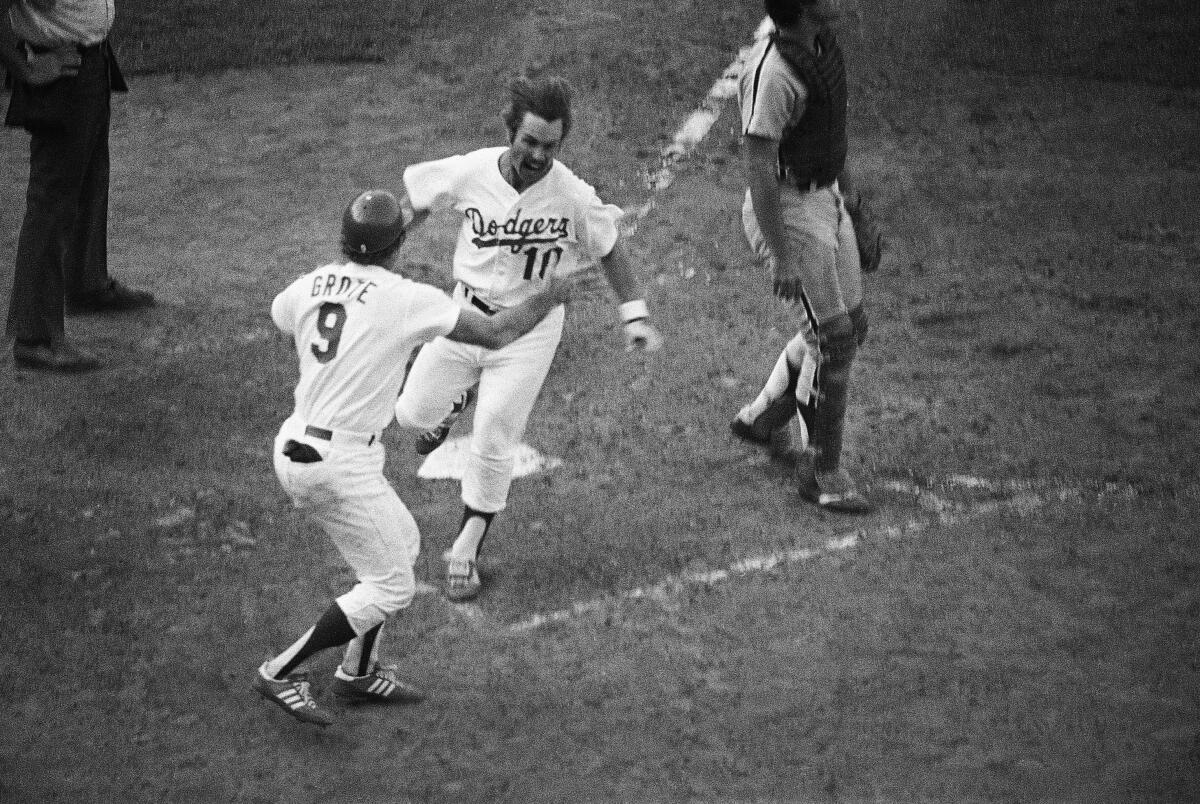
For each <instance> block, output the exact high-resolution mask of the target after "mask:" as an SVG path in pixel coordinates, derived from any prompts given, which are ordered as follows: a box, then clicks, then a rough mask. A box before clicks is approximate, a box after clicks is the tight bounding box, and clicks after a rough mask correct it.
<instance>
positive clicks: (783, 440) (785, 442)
mask: <svg viewBox="0 0 1200 804" xmlns="http://www.w3.org/2000/svg"><path fill="white" fill-rule="evenodd" d="M729 431H730V432H731V433H733V434H734V435H735V436H737V437H738V438H740V439H741V440H742V441H745V442H746V443H747V444H753V445H755V446H756V447H764V448H766V450H767V452H769V453H770V454H771V457H772V458H776V459H778V460H789V461H795V460H796V459H797V456H796V451H795V450H794V449H793V445H792V433H791V428H790V427H788V426H784V427H779V428H777V429H775V430H771V431H770V432H768V433H762V432H760V431H759V430H757V429H756V428H755V427H754V425H752V424H746V423H745V422H744V421H742V419H741V417H740V416H734V417H733V420H732V421H731V422H729Z"/></svg>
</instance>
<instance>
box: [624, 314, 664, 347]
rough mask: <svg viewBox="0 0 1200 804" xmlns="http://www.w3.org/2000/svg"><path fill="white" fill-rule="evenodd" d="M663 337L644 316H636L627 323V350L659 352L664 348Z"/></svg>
mask: <svg viewBox="0 0 1200 804" xmlns="http://www.w3.org/2000/svg"><path fill="white" fill-rule="evenodd" d="M662 345H663V337H662V335H660V334H659V332H658V330H657V329H655V328H654V325H653V324H651V323H650V322H649V321H647V320H646V319H644V318H636V319H634V320H633V321H630V322H628V323H626V324H625V351H626V352H632V351H634V350H635V349H636V350H637V351H639V352H657V351H658V350H659V349H661V348H662Z"/></svg>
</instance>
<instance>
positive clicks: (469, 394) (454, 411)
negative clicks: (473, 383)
mask: <svg viewBox="0 0 1200 804" xmlns="http://www.w3.org/2000/svg"><path fill="white" fill-rule="evenodd" d="M474 398H475V389H474V388H468V389H467V390H465V391H463V394H462V396H460V397H459V398H458V401H457V402H455V403H454V406H453V407H452V408H450V413H449V415H448V416H446V418H444V419H442V423H441V424H439V425H438V426H437V427H435V428H433V429H432V430H426V431H425V432H424V433H421V434H420V435H419V436H417V441H416V448H417V454H418V455H428V454H429V453H431V452H433V451H434V450H435V449H437V448H438V447H440V446H441V445H442V444H443V443H445V441H446V436H448V435H450V428H451V427H453V426H454V423H455V422H456V421H458V417H459V416H460V415H461V414H462V412H463V411H464V410H466V408H467V405H469V404H471V400H472V399H474Z"/></svg>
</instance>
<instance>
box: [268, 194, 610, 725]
mask: <svg viewBox="0 0 1200 804" xmlns="http://www.w3.org/2000/svg"><path fill="white" fill-rule="evenodd" d="M405 234H406V228H405V226H404V215H403V212H402V209H401V205H400V200H399V199H398V198H396V196H395V195H393V194H392V193H389V192H387V191H383V190H373V191H368V192H366V193H361V194H360V195H358V196H357V197H356V198H355V199H354V200H353V201H351V203H350V204H349V205H348V206H347V208H346V212H345V214H344V216H343V222H342V252H343V254H344V255H345V256H346V257H347V259H348V261H347V262H343V263H332V264H329V265H325V266H323V267H321V268H318V269H317V270H315V271H311V272H309V273H307V274H305V275H303V276H301V277H300V278H299V279H297V280H295V281H294V282H292V283H291V284H290V285H288V287H287V288H286V289H285V290H284V291H283V292H282V293H280V294H279V295H278V296H276V297H275V300H274V302H273V303H272V305H271V318H272V319H273V320H274V322H275V325H276V326H277V327H279V329H280V330H282V331H283V332H285V333H287V334H289V335H291V336H292V337H293V338H294V342H295V347H296V355H297V357H298V358H299V362H300V380H299V382H298V383H297V385H296V390H295V394H294V396H295V407H294V409H293V411H292V414H291V415H290V416H289V417H288V418H287V419H286V420H285V421H284V422H283V424H282V425H281V427H280V429H279V433H278V435H277V436H276V437H275V448H274V453H273V461H274V466H275V473H276V476H277V477H278V478H279V482H280V484H281V485H282V486H283V489H284V491H285V492H286V493H287V495H288V496H289V497H290V498H291V500H292V503H293V505H294V506H295V507H296V508H297V509H299V510H301V511H303V512H304V513H305V515H306V516H307V517H308V519H309V520H311V521H312V522H314V523H315V524H317V525H319V526H320V527H321V528H322V529H323V530H324V531H325V533H326V534H327V535H328V536H329V538H330V539H331V540H332V541H333V543H334V545H335V546H336V547H337V549H338V551H339V552H340V553H341V555H342V557H343V558H344V559H345V560H346V563H347V564H349V565H350V567H351V568H352V569H353V570H354V574H355V576H356V578H357V583H355V585H354V586H353V588H351V589H350V590H349V591H347V592H346V593H345V594H343V595H341V596H339V597H338V598H337V599H336V600H334V601H333V602H332V603H331V604H329V606H328V607H327V608H326V610H325V613H324V614H323V615H322V616H321V617H320V619H319V620H318V621H317V622H316V623H315V624H314V625H313V627H312V628H310V629H309V630H308V631H307V632H306V633H305V634H304V635H302V636H301V637H300V638H299V639H298V640H296V641H295V642H294V643H293V644H292V645H291V646H290V647H289V648H287V649H286V650H284V651H283V652H282V653H279V654H278V655H276V656H275V657H274V658H272V659H268V660H267V661H266V662H265V663H264V664H263V665H262V666H261V667H260V668H259V670H258V673H256V674H255V678H254V682H253V684H252V688H253V689H254V690H255V691H256V692H258V693H259V694H261V695H262V696H263V697H264V698H266V699H267V700H269V701H270V702H272V703H274V704H276V705H278V706H279V707H280V708H282V709H283V710H284V711H286V712H287V713H288V714H290V715H292V716H293V717H295V718H297V719H298V720H301V721H304V722H307V723H315V724H318V725H329V723H331V722H332V720H333V716H332V714H331V713H330V712H328V711H327V710H325V709H324V708H323V707H322V706H321V705H320V704H318V703H317V702H316V700H315V698H314V697H313V695H312V693H311V690H310V687H309V684H308V681H307V680H306V679H305V678H304V677H303V676H301V675H297V674H295V673H294V672H293V671H295V670H296V669H297V668H298V667H299V666H300V665H301V664H302V663H303V662H305V661H306V660H307V659H308V658H309V657H311V656H313V655H315V654H316V653H318V652H319V651H322V650H325V649H327V648H333V647H338V646H341V645H346V651H345V655H344V657H343V659H342V663H341V665H340V666H339V667H338V668H337V670H336V671H335V673H334V681H333V689H334V692H335V693H336V694H338V695H339V696H340V697H343V698H346V699H347V700H349V701H351V702H372V701H373V702H381V703H392V702H405V701H416V700H419V699H420V698H421V695H422V693H421V692H420V690H418V689H417V688H416V687H413V686H412V685H410V684H408V683H406V682H404V681H401V680H400V679H399V678H398V677H397V676H396V674H395V672H394V671H392V670H391V669H390V668H387V667H384V666H382V665H380V663H379V661H378V655H379V644H380V634H381V632H382V629H383V625H384V623H385V621H387V620H388V619H389V618H390V617H391V616H392V615H394V614H396V613H397V612H398V611H400V610H401V609H403V608H405V607H406V606H408V605H409V603H411V602H412V599H413V595H414V594H415V591H416V579H415V576H414V573H413V564H414V562H415V561H416V559H417V553H418V551H419V550H420V544H421V539H420V533H419V531H418V529H417V523H416V521H415V520H414V519H413V516H412V514H411V513H410V512H409V510H408V508H407V507H406V506H405V505H404V502H403V501H402V500H401V499H400V497H399V496H398V495H397V494H396V491H395V489H393V488H392V486H391V484H390V483H389V482H388V481H387V478H385V477H384V474H383V466H384V449H383V443H382V441H381V435H382V431H383V430H384V428H385V427H387V425H388V423H389V422H390V421H391V419H392V405H393V403H394V402H395V400H396V397H397V395H398V394H399V393H400V387H401V386H402V385H403V384H404V374H405V367H406V365H407V363H408V360H409V357H410V356H411V354H412V351H413V349H414V348H415V347H416V346H418V345H419V344H422V343H426V342H428V341H430V340H432V339H434V338H437V337H441V336H444V337H446V338H448V339H450V340H453V341H456V342H460V343H468V344H474V345H477V346H484V347H489V348H494V349H498V348H501V347H503V346H505V345H506V344H509V343H511V342H512V341H513V340H515V339H516V338H517V337H519V336H520V335H522V334H524V333H526V332H528V331H529V329H530V328H531V327H533V326H534V325H536V324H537V323H538V322H540V321H542V320H543V319H544V318H545V317H546V314H547V313H548V312H550V310H552V309H561V307H562V305H563V304H564V303H565V302H566V301H567V299H568V298H569V296H570V294H571V292H572V291H573V290H574V289H575V287H576V285H583V284H584V283H586V282H587V280H588V278H589V277H588V272H580V273H577V274H575V275H573V276H572V277H570V278H569V279H566V280H559V279H552V280H551V281H550V282H547V283H545V284H544V285H543V287H542V288H541V292H539V293H536V294H534V295H532V296H529V297H528V298H526V299H525V300H524V301H523V302H522V303H521V304H519V305H517V306H515V307H511V308H508V309H507V310H505V311H504V312H502V313H498V314H496V315H494V316H490V317H488V316H484V315H481V314H479V313H478V312H475V311H473V310H464V309H462V308H461V307H460V306H459V305H457V304H455V303H454V302H453V301H451V299H450V297H448V296H447V295H446V294H445V293H443V292H442V291H441V290H438V289H437V288H434V287H431V286H429V285H424V284H421V283H418V282H413V281H412V280H410V279H406V278H404V277H403V276H401V275H399V274H397V273H393V272H392V271H391V270H390V269H391V268H393V267H394V266H395V264H396V262H397V252H398V250H399V248H400V245H401V244H402V243H403V242H404V239H405Z"/></svg>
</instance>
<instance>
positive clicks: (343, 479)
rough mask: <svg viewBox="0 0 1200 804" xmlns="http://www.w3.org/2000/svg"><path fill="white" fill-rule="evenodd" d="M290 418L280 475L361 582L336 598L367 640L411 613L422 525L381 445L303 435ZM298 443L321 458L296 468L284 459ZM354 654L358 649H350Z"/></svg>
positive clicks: (356, 437) (281, 439) (279, 455)
mask: <svg viewBox="0 0 1200 804" xmlns="http://www.w3.org/2000/svg"><path fill="white" fill-rule="evenodd" d="M304 428H305V422H304V421H302V420H301V419H300V418H299V417H298V416H294V415H293V416H292V417H290V418H289V419H288V420H287V421H285V422H284V423H283V426H282V427H281V428H280V430H279V435H278V436H276V438H275V455H274V459H275V474H276V475H277V476H278V477H279V482H280V483H281V484H282V485H283V488H284V491H286V492H287V494H288V496H289V497H291V499H292V503H293V504H294V505H295V507H296V508H297V509H299V510H301V511H303V512H304V513H305V514H306V515H307V516H308V517H309V518H310V519H311V520H312V521H313V522H316V523H317V524H319V525H320V526H321V527H322V528H323V529H324V531H325V533H326V534H328V535H329V538H330V539H332V540H333V543H334V545H336V546H337V549H338V552H340V553H341V554H342V558H344V559H345V560H346V563H347V564H349V565H350V567H351V568H352V569H353V570H354V575H355V577H356V578H357V579H358V583H357V584H355V585H354V587H353V588H352V589H350V591H349V592H346V593H345V594H344V595H342V596H341V597H339V598H338V599H337V604H338V606H339V607H341V609H342V611H343V612H344V613H345V615H346V619H347V620H348V621H349V623H350V626H351V627H352V628H353V629H354V632H355V633H356V634H358V635H359V636H362V635H363V634H365V633H366V632H367V631H370V630H371V629H372V628H374V627H375V626H377V625H379V624H380V623H382V622H383V621H384V620H386V619H387V618H388V617H389V616H391V615H392V614H395V613H396V612H397V611H399V610H400V609H403V608H405V607H406V606H408V604H409V603H411V602H412V599H413V595H414V594H415V593H416V576H415V575H414V574H413V565H414V564H415V563H416V560H417V554H418V553H419V552H420V549H421V534H420V531H419V530H418V528H417V523H416V520H414V519H413V516H412V514H411V513H410V512H409V510H408V508H407V507H406V506H405V505H404V502H403V501H402V500H401V499H400V497H399V496H398V495H397V494H396V491H395V490H394V489H393V488H392V486H391V484H389V483H388V482H387V479H386V478H385V477H384V476H383V460H384V452H383V445H382V444H381V443H380V441H379V438H378V437H376V438H374V439H373V440H372V443H370V444H368V443H367V441H368V438H366V437H364V436H363V435H361V434H342V433H338V432H335V433H334V435H333V438H332V439H331V440H329V441H326V440H324V439H320V438H314V437H310V436H307V435H305V433H304ZM289 439H293V440H296V441H299V442H302V443H304V444H308V445H310V446H312V447H313V448H314V449H315V450H317V452H318V453H319V454H320V455H321V460H320V461H316V462H314V463H296V462H294V461H292V460H291V459H289V458H288V457H287V456H285V455H284V454H283V448H284V444H285V443H286V442H287V441H288V440H289ZM351 647H352V648H353V646H351Z"/></svg>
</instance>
